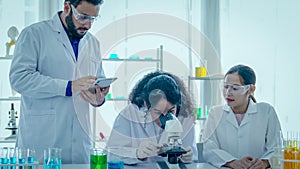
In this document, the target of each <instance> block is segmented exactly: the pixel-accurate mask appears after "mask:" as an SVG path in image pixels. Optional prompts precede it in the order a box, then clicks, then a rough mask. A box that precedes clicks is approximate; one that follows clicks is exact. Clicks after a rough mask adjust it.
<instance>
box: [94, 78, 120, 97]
mask: <svg viewBox="0 0 300 169" xmlns="http://www.w3.org/2000/svg"><path fill="white" fill-rule="evenodd" d="M117 79H118V78H117V77H110V78H103V77H102V78H98V79H97V80H95V82H94V85H96V84H97V85H98V86H99V87H100V88H101V89H103V88H106V87H108V86H109V85H110V84H112V83H113V82H114V81H115V80H117ZM89 91H90V92H91V93H93V94H95V93H96V88H95V87H94V86H92V87H90V88H89Z"/></svg>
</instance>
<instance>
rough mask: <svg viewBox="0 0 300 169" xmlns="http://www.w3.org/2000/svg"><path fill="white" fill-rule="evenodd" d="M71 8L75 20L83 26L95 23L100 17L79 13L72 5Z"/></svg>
mask: <svg viewBox="0 0 300 169" xmlns="http://www.w3.org/2000/svg"><path fill="white" fill-rule="evenodd" d="M71 8H72V11H73V14H74V17H75V19H76V20H77V21H78V22H79V23H81V24H86V23H87V22H91V23H93V22H94V21H95V20H96V19H97V18H98V17H99V16H89V15H86V14H82V13H79V12H78V11H77V9H76V8H75V7H74V6H73V5H72V4H71Z"/></svg>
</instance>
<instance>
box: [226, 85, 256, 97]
mask: <svg viewBox="0 0 300 169" xmlns="http://www.w3.org/2000/svg"><path fill="white" fill-rule="evenodd" d="M251 86H252V84H249V85H244V86H239V85H235V84H223V87H222V88H223V92H224V93H225V92H228V91H230V92H231V94H233V95H243V94H245V93H246V92H247V91H248V90H249V89H250V87H251Z"/></svg>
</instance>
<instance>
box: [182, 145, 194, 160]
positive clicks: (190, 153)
mask: <svg viewBox="0 0 300 169" xmlns="http://www.w3.org/2000/svg"><path fill="white" fill-rule="evenodd" d="M183 149H184V150H185V151H186V152H187V153H185V154H182V155H181V160H182V161H183V162H185V163H190V162H192V160H193V150H192V148H191V147H190V146H188V147H183Z"/></svg>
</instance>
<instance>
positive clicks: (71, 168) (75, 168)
mask: <svg viewBox="0 0 300 169" xmlns="http://www.w3.org/2000/svg"><path fill="white" fill-rule="evenodd" d="M186 166H187V168H192V169H217V168H216V167H214V166H212V165H210V164H207V163H193V164H187V165H186ZM124 168H125V169H136V168H142V169H155V168H157V165H156V164H155V163H139V164H137V165H133V166H128V165H125V166H124ZM62 169H90V165H89V164H63V165H62Z"/></svg>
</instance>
